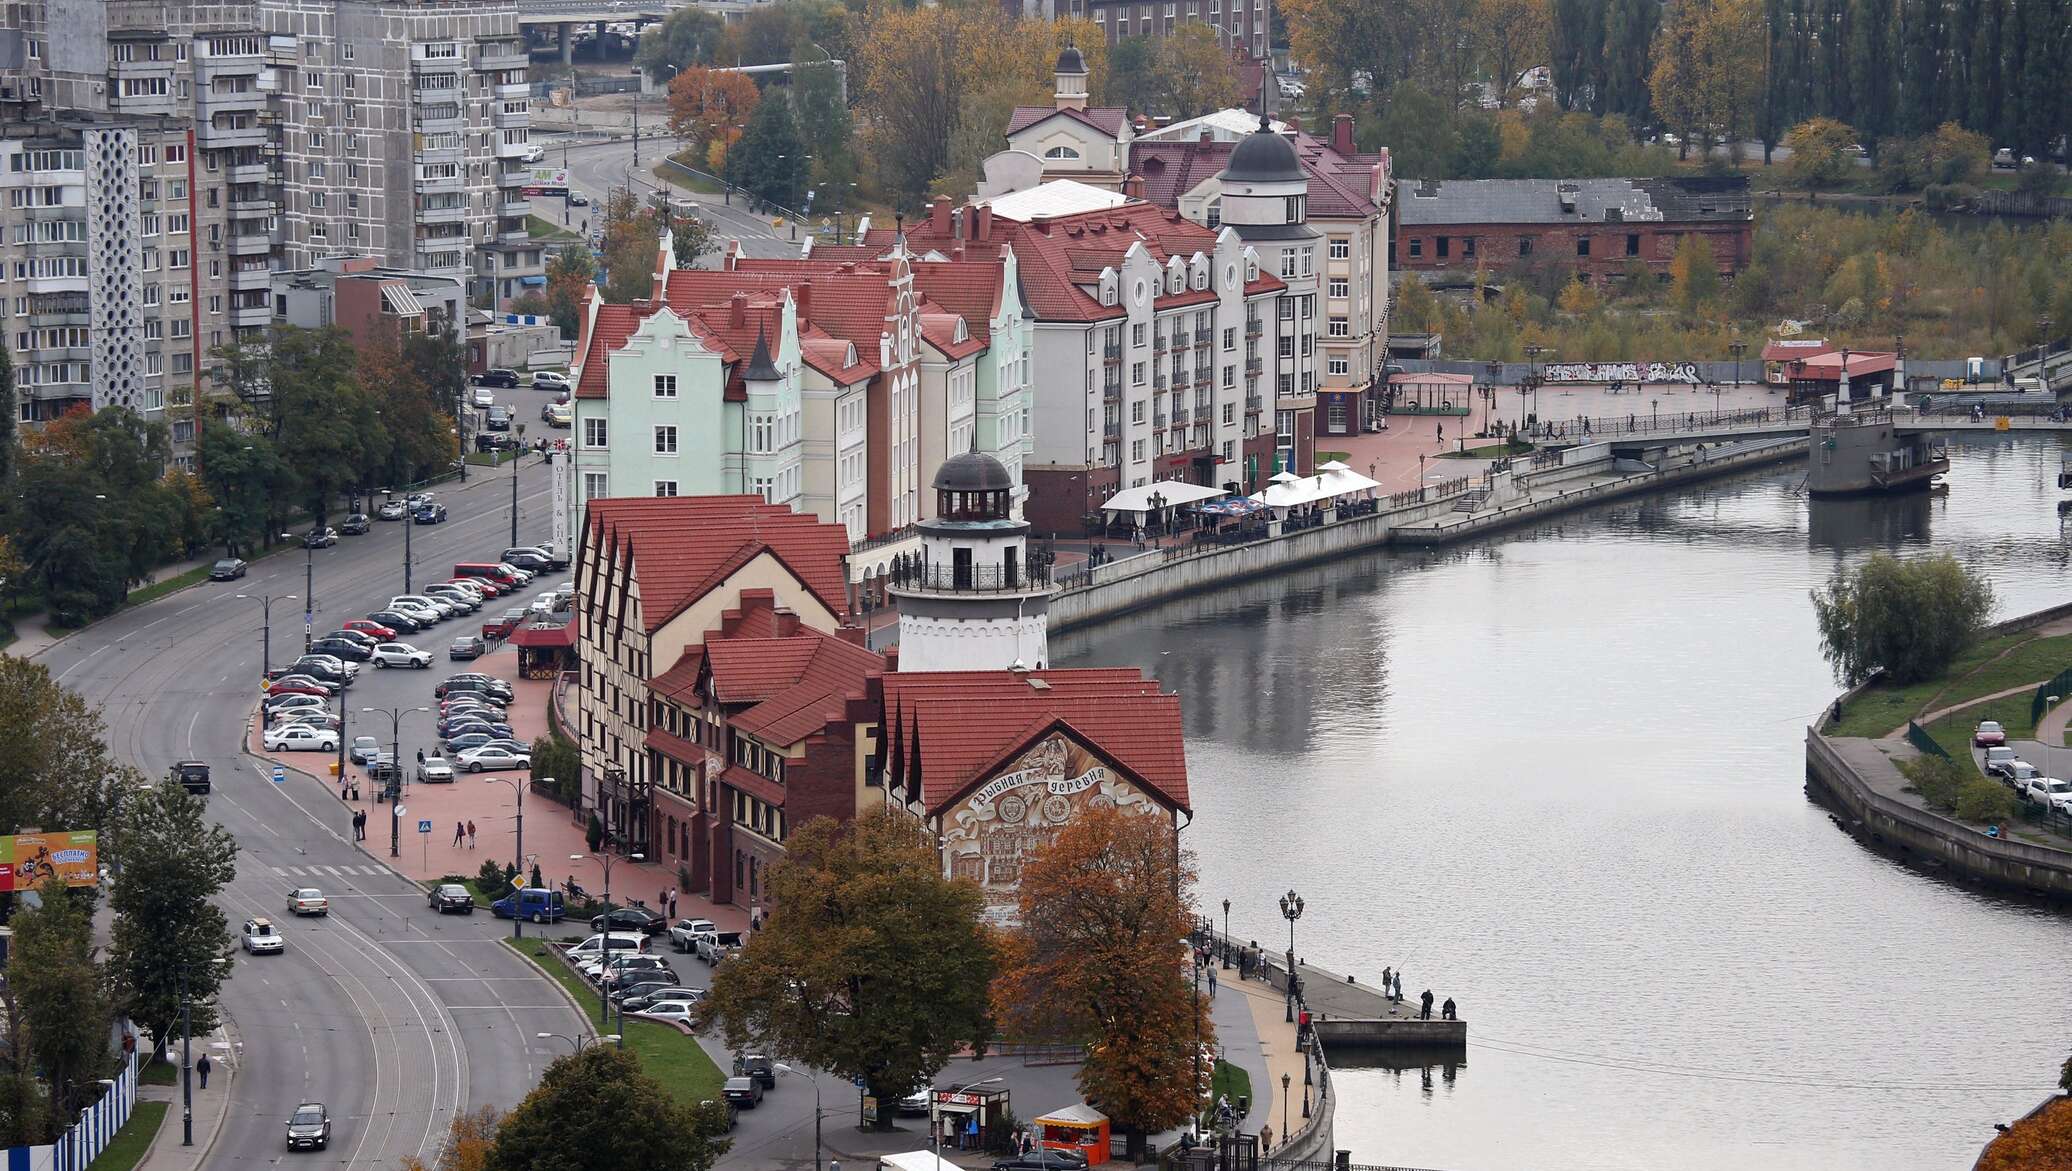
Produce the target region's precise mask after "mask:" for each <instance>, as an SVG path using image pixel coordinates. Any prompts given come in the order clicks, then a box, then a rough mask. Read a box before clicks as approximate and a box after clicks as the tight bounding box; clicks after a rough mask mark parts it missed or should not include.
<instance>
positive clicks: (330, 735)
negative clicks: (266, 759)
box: [261, 724, 338, 752]
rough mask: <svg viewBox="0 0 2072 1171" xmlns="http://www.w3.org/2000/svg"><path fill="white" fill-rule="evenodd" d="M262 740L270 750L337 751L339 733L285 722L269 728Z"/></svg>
mask: <svg viewBox="0 0 2072 1171" xmlns="http://www.w3.org/2000/svg"><path fill="white" fill-rule="evenodd" d="M261 739H262V741H263V742H264V743H265V745H266V750H267V751H268V752H336V751H338V733H337V732H334V731H331V730H329V729H324V728H315V727H311V726H309V725H307V724H284V725H282V726H281V727H278V728H269V729H267V732H266V735H265V736H263V737H262V738H261Z"/></svg>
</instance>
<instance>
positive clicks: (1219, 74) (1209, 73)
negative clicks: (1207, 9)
mask: <svg viewBox="0 0 2072 1171" xmlns="http://www.w3.org/2000/svg"><path fill="white" fill-rule="evenodd" d="M1219 36H1220V34H1218V33H1217V32H1216V30H1215V29H1212V28H1210V27H1209V26H1207V25H1205V24H1184V25H1181V26H1180V27H1179V28H1177V29H1175V30H1174V31H1173V32H1171V33H1170V34H1168V35H1166V36H1164V37H1161V38H1159V43H1158V80H1159V88H1160V89H1161V90H1163V91H1164V93H1165V98H1166V111H1165V112H1167V113H1170V114H1171V115H1172V116H1173V117H1175V118H1194V117H1198V116H1200V115H1202V114H1206V113H1209V112H1210V111H1212V110H1221V109H1226V108H1228V107H1231V106H1235V105H1237V104H1238V103H1240V102H1242V101H1243V100H1244V98H1245V89H1244V83H1243V82H1242V81H1241V80H1239V78H1238V75H1237V59H1236V58H1235V57H1233V56H1232V55H1231V53H1230V51H1229V50H1228V49H1225V48H1224V47H1223V45H1222V43H1221V41H1220V40H1219V39H1218V38H1219Z"/></svg>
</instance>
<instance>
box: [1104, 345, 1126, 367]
mask: <svg viewBox="0 0 2072 1171" xmlns="http://www.w3.org/2000/svg"><path fill="white" fill-rule="evenodd" d="M1101 361H1103V362H1111V363H1112V362H1120V361H1122V343H1121V342H1103V343H1102V345H1101Z"/></svg>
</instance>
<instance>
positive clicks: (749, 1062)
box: [734, 1053, 777, 1090]
mask: <svg viewBox="0 0 2072 1171" xmlns="http://www.w3.org/2000/svg"><path fill="white" fill-rule="evenodd" d="M734 1076H735V1077H752V1078H754V1079H755V1080H757V1081H759V1082H761V1083H763V1088H764V1089H766V1090H774V1089H776V1088H777V1063H776V1062H775V1061H773V1060H771V1059H770V1055H769V1054H767V1053H736V1054H734Z"/></svg>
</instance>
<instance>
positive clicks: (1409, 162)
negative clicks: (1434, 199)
mask: <svg viewBox="0 0 2072 1171" xmlns="http://www.w3.org/2000/svg"><path fill="white" fill-rule="evenodd" d="M1373 125H1374V129H1373V131H1372V132H1371V133H1372V134H1373V138H1372V139H1371V140H1370V141H1372V142H1373V143H1374V144H1375V145H1377V146H1379V145H1381V144H1383V143H1386V144H1387V146H1388V149H1389V162H1390V166H1391V167H1393V168H1394V170H1395V173H1396V175H1397V176H1398V177H1399V178H1404V179H1445V178H1450V177H1452V174H1453V161H1454V155H1455V152H1456V151H1457V150H1458V143H1457V141H1456V139H1455V137H1454V133H1453V115H1452V113H1451V111H1449V110H1448V109H1447V107H1446V104H1445V103H1443V102H1441V101H1440V100H1439V99H1437V98H1435V97H1433V96H1432V95H1431V94H1429V93H1427V92H1425V90H1424V89H1423V88H1421V87H1419V86H1416V85H1412V84H1411V83H1409V82H1407V81H1406V82H1403V83H1401V84H1399V85H1397V86H1395V87H1394V88H1393V89H1391V90H1389V92H1388V97H1387V98H1386V99H1385V100H1384V101H1383V102H1382V105H1381V117H1380V118H1379V119H1378V120H1375V121H1374V123H1373Z"/></svg>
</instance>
